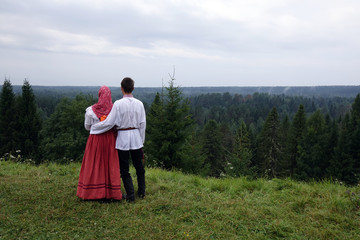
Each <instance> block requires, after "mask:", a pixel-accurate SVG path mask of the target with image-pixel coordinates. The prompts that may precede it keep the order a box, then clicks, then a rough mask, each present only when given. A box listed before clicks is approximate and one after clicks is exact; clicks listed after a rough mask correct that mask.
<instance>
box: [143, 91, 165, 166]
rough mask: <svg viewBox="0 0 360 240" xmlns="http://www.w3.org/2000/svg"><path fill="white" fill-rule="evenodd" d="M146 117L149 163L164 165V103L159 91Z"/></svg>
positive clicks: (146, 148) (146, 145) (146, 143)
mask: <svg viewBox="0 0 360 240" xmlns="http://www.w3.org/2000/svg"><path fill="white" fill-rule="evenodd" d="M146 118H147V119H146V121H147V126H146V141H145V151H146V156H147V160H148V164H149V165H150V166H153V167H164V162H163V157H162V156H163V155H164V154H163V151H164V148H163V142H164V140H165V132H164V130H165V128H164V103H163V101H162V98H161V97H160V94H159V93H157V94H156V96H155V98H154V101H153V102H152V104H151V106H150V109H149V111H148V114H147V116H146Z"/></svg>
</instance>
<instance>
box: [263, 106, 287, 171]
mask: <svg viewBox="0 0 360 240" xmlns="http://www.w3.org/2000/svg"><path fill="white" fill-rule="evenodd" d="M258 143H259V147H258V153H257V155H258V159H259V164H260V165H259V169H260V174H261V175H262V176H265V177H270V178H273V177H277V176H278V175H279V173H280V171H279V167H280V157H281V154H282V146H281V145H280V144H281V138H280V121H279V118H278V113H277V110H276V108H275V107H274V108H273V109H272V110H271V112H270V113H269V115H268V117H267V118H266V120H265V123H264V126H263V128H262V131H261V133H260V139H259V142H258Z"/></svg>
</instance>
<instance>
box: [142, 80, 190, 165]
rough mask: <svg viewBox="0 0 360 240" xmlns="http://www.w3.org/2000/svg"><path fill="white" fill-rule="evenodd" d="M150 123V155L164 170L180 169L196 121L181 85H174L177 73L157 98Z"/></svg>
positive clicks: (153, 105) (150, 116)
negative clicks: (163, 92)
mask: <svg viewBox="0 0 360 240" xmlns="http://www.w3.org/2000/svg"><path fill="white" fill-rule="evenodd" d="M147 122H148V126H149V131H148V133H149V136H148V137H147V138H148V139H149V144H148V145H147V146H148V147H147V151H148V152H149V154H150V157H153V158H154V159H153V160H154V161H155V162H157V163H159V164H158V165H160V166H162V167H164V168H165V169H172V168H178V169H180V168H181V167H182V166H181V165H182V159H181V156H182V155H183V154H184V151H188V150H189V149H188V148H187V146H188V145H186V142H187V139H188V138H189V137H190V131H191V126H192V124H193V120H192V118H191V115H190V105H189V102H188V101H187V100H185V99H184V97H183V95H182V90H181V88H180V87H179V86H175V77H174V75H173V76H170V81H169V86H168V87H166V88H165V94H164V96H163V98H160V95H159V94H157V96H156V97H155V100H154V103H153V104H152V106H151V110H150V114H149V117H148V120H147Z"/></svg>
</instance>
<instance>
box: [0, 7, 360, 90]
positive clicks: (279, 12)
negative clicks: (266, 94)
mask: <svg viewBox="0 0 360 240" xmlns="http://www.w3.org/2000/svg"><path fill="white" fill-rule="evenodd" d="M174 66H175V70H176V71H175V78H176V83H177V84H178V85H179V86H183V87H187V86H318V85H360V1H359V0H234V1H232V0H154V1H151V0H148V1H147V0H22V1H21V0H0V76H1V77H2V78H3V79H2V81H1V84H2V82H3V80H4V79H5V78H8V79H10V80H11V83H12V84H13V85H21V84H22V83H23V80H24V78H27V79H28V80H29V82H30V84H31V85H61V86H63V85H74V86H83V85H84V86H100V85H104V84H105V85H108V86H119V84H120V81H121V80H122V78H124V77H126V76H129V77H132V78H133V79H134V80H135V84H136V86H139V87H159V86H161V85H162V82H164V84H165V85H166V84H167V82H168V80H169V73H171V74H172V73H173V68H174Z"/></svg>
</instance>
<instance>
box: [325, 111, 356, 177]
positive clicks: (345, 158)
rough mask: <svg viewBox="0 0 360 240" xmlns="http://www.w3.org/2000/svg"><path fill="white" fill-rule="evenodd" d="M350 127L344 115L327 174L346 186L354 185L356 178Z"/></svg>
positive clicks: (347, 115) (346, 116) (347, 117)
mask: <svg viewBox="0 0 360 240" xmlns="http://www.w3.org/2000/svg"><path fill="white" fill-rule="evenodd" d="M350 135H351V126H350V116H349V114H346V115H345V117H344V119H343V120H342V122H341V129H340V133H339V140H338V142H337V146H336V148H335V151H334V157H333V158H331V160H330V166H329V168H328V173H329V174H330V176H331V178H332V179H334V180H338V181H344V182H345V183H347V184H356V183H357V176H356V172H355V171H354V170H355V168H354V159H353V158H352V156H351V154H350V152H351V143H350V139H351V137H350Z"/></svg>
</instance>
